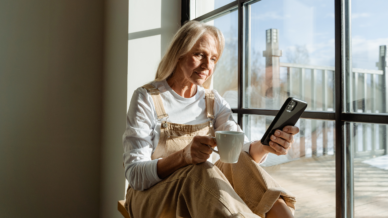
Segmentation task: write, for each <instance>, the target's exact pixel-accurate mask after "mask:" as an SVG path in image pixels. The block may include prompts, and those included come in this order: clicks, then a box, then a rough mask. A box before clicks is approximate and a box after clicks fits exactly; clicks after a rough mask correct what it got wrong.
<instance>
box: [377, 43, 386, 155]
mask: <svg viewBox="0 0 388 218" xmlns="http://www.w3.org/2000/svg"><path fill="white" fill-rule="evenodd" d="M379 58H380V60H379V63H378V64H377V65H378V67H379V70H382V71H383V76H382V77H383V83H382V85H383V89H382V90H383V99H382V100H383V101H382V102H383V113H388V93H387V92H388V87H387V86H388V75H387V46H386V45H382V46H380V55H379ZM382 128H383V140H382V145H383V149H384V155H386V154H388V140H387V137H388V127H387V125H383V126H382Z"/></svg>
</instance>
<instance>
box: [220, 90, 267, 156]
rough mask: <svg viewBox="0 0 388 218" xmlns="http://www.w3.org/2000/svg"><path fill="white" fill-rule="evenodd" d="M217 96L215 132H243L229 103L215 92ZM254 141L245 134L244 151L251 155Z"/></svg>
mask: <svg viewBox="0 0 388 218" xmlns="http://www.w3.org/2000/svg"><path fill="white" fill-rule="evenodd" d="M213 92H214V95H215V98H214V100H215V105H214V106H215V107H214V111H215V115H216V116H215V124H214V127H215V131H237V132H243V131H242V129H241V127H240V126H239V125H238V124H237V123H236V121H235V120H234V119H233V116H232V110H231V108H230V106H229V103H228V102H227V101H226V100H225V99H224V98H222V97H221V96H220V94H219V93H218V92H217V91H216V90H213ZM252 142H253V141H250V140H249V139H248V137H247V136H246V135H245V134H244V145H243V147H242V150H243V151H245V152H246V153H248V154H249V149H250V147H251V144H252ZM266 159H267V156H266V157H264V158H263V160H262V161H261V162H260V163H264V162H265V160H266Z"/></svg>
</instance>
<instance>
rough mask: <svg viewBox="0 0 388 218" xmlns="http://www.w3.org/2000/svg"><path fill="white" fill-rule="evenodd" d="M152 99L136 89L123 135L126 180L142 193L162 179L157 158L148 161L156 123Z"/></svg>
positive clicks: (144, 91)
mask: <svg viewBox="0 0 388 218" xmlns="http://www.w3.org/2000/svg"><path fill="white" fill-rule="evenodd" d="M156 121H157V119H156V114H155V110H154V106H153V102H152V98H151V96H150V95H148V94H147V91H146V90H145V89H144V88H139V89H137V90H136V91H135V92H134V94H133V96H132V99H131V103H130V105H129V109H128V113H127V122H126V129H125V132H124V134H123V147H124V153H123V159H124V167H125V178H126V179H127V180H128V183H129V185H130V186H131V187H132V188H133V189H135V190H145V189H148V188H150V187H151V186H153V185H155V184H156V183H158V182H159V181H161V179H160V178H159V177H158V174H157V161H158V160H157V159H156V160H151V155H152V151H153V150H154V149H153V138H154V137H155V134H156V133H155V127H156V124H157V122H156Z"/></svg>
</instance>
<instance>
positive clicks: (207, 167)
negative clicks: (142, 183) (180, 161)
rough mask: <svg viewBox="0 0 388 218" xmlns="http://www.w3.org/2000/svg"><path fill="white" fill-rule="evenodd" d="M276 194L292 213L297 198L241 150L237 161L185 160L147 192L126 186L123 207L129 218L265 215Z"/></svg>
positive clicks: (248, 216)
mask: <svg viewBox="0 0 388 218" xmlns="http://www.w3.org/2000/svg"><path fill="white" fill-rule="evenodd" d="M280 197H282V198H283V199H284V201H285V202H286V204H287V206H288V207H289V208H290V209H291V211H292V212H294V210H295V197H294V196H293V195H292V194H291V193H289V192H287V191H285V190H284V189H282V188H281V187H280V186H279V185H278V184H277V183H276V182H275V180H274V179H273V178H272V177H271V176H270V175H269V174H268V173H267V172H266V171H265V170H264V169H263V168H262V167H261V166H259V164H257V163H256V162H254V161H253V159H252V158H251V157H250V155H249V154H247V153H246V152H241V154H240V157H239V161H238V163H235V164H229V163H223V162H221V161H217V162H216V163H215V164H212V163H210V162H204V163H201V164H198V165H189V166H186V167H184V168H181V169H179V170H177V171H175V172H174V173H173V174H171V175H170V176H169V177H167V178H166V179H164V180H162V181H161V182H159V183H157V184H155V185H154V186H152V187H151V188H149V189H147V190H145V191H136V190H133V189H132V188H131V187H128V190H127V196H126V203H125V207H126V209H127V211H128V213H129V215H130V216H131V218H153V217H163V218H164V217H193V218H204V217H247V218H250V217H262V218H264V217H265V214H266V213H267V212H268V211H269V210H270V209H271V208H272V206H273V204H274V203H275V201H276V200H277V199H279V198H280Z"/></svg>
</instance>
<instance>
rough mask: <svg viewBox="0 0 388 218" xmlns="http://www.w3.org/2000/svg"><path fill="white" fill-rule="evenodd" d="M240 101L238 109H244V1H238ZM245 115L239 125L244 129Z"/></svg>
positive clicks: (239, 119) (239, 117)
mask: <svg viewBox="0 0 388 218" xmlns="http://www.w3.org/2000/svg"><path fill="white" fill-rule="evenodd" d="M237 2H238V58H237V61H238V64H237V72H238V93H237V95H238V99H237V108H238V109H242V108H243V87H244V85H243V82H244V81H243V72H244V69H243V66H244V8H243V7H244V5H243V4H244V1H242V0H238V1H237ZM242 118H243V114H242V113H241V112H238V121H237V122H238V124H239V125H240V127H241V128H242V129H243V128H244V127H243V119H242Z"/></svg>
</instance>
